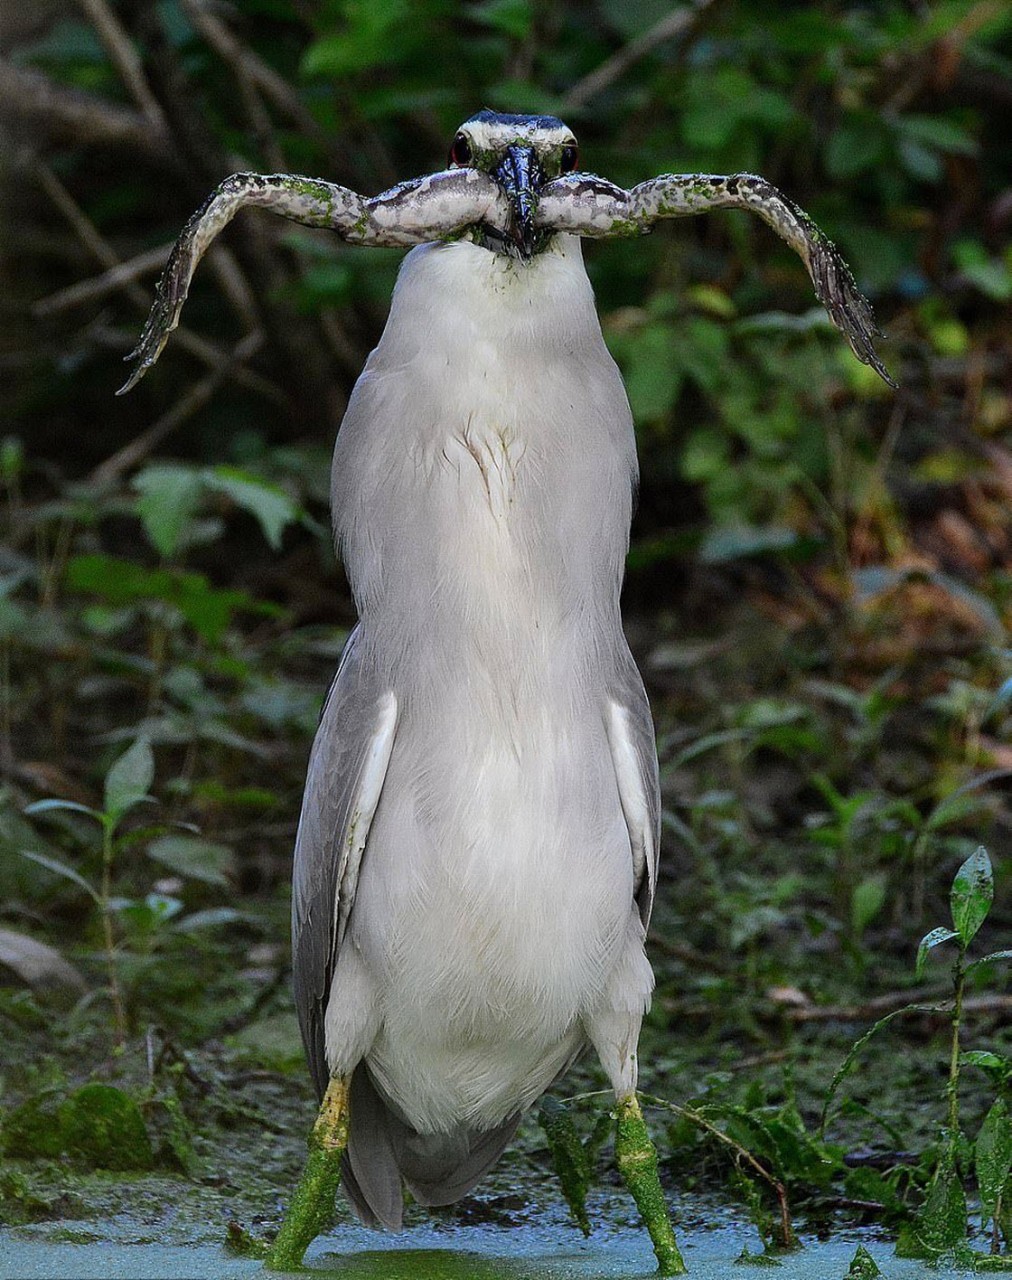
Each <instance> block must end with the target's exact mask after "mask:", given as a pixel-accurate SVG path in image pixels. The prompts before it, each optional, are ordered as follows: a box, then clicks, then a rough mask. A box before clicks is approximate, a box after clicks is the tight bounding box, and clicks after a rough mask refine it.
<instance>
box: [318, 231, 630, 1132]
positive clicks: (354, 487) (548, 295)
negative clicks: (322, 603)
mask: <svg viewBox="0 0 1012 1280" xmlns="http://www.w3.org/2000/svg"><path fill="white" fill-rule="evenodd" d="M635 466H636V462H635V446H634V440H633V433H632V423H631V418H630V415H629V409H628V404H627V401H626V397H625V393H624V389H623V387H622V383H621V379H620V377H619V375H618V371H617V369H616V368H615V365H614V362H613V361H612V360H611V357H610V356H609V354H608V352H607V350H606V348H605V346H604V343H603V339H602V337H601V332H600V326H599V322H598V319H597V315H596V311H595V307H594V301H593V295H592V292H591V288H590V284H589V281H588V280H587V276H586V273H585V271H584V268H583V263H582V258H581V255H580V249H579V242H578V241H577V240H571V239H569V238H567V237H559V238H558V239H557V241H556V242H555V245H554V247H553V248H552V249H550V250H549V251H546V252H545V253H542V254H540V255H538V256H537V257H535V258H534V259H533V260H532V262H530V263H526V264H525V263H519V262H513V261H511V260H508V259H506V258H504V257H502V256H499V255H496V254H493V253H490V252H488V251H487V250H484V249H481V248H479V247H477V246H475V245H472V244H470V243H467V242H458V243H455V244H451V245H429V246H424V247H422V248H419V249H416V250H414V251H413V252H412V253H411V254H409V255H408V257H407V258H406V260H405V263H404V266H403V268H402V271H401V275H400V278H399V281H398V286H397V290H396V292H395V296H394V300H393V305H392V308H391V314H390V320H389V322H388V325H387V328H386V330H385V332H384V335H383V338H382V341H381V342H380V344H379V346H378V347H377V349H376V351H375V352H374V353H373V354H372V356H371V357H370V359H369V362H368V364H367V366H366V370H365V372H364V373H363V375H362V378H361V379H360V381H359V383H358V384H357V386H356V389H355V392H354V394H353V396H352V399H351V402H350V404H349V409H348V413H347V415H346V419H345V422H344V425H343V426H342V429H341V433H340V435H339V438H338V444H337V448H336V451H335V458H334V474H333V500H334V517H335V528H336V531H337V534H338V538H339V543H340V547H341V550H342V554H343V558H344V561H345V566H346V569H347V572H348V575H349V579H350V581H351V584H352V587H353V589H354V592H355V596H356V602H357V604H358V606H359V610H360V613H361V616H362V631H361V637H360V642H361V643H362V645H363V646H367V647H368V649H369V651H370V654H371V657H370V660H371V661H373V662H375V663H376V664H377V665H378V667H379V668H380V669H381V670H382V671H383V672H385V673H386V675H387V678H388V680H389V683H390V687H391V688H392V689H393V690H394V692H395V694H396V697H397V703H398V708H399V711H398V727H397V734H396V739H395V743H394V747H393V751H392V754H391V758H390V765H389V770H388V774H387V782H386V784H385V788H384V795H383V798H382V799H381V802H380V805H379V808H378V811H377V814H376V818H375V821H374V824H373V827H372V830H371V832H370V837H369V847H368V849H367V852H366V855H365V858H364V860H363V868H362V878H361V881H360V885H359V894H358V899H357V901H356V905H355V910H354V913H353V916H352V921H351V925H350V928H351V930H352V933H353V934H354V933H355V931H356V930H355V921H356V917H357V918H358V920H359V921H360V924H361V929H360V936H361V938H362V940H363V947H364V948H366V949H367V951H366V959H367V961H368V962H369V963H370V964H371V965H372V967H373V969H374V970H375V971H376V972H377V973H380V974H382V975H383V977H382V982H383V983H384V984H385V995H384V997H383V1000H384V1007H385V1010H386V1013H385V1021H384V1029H383V1031H382V1032H381V1033H380V1037H379V1039H378V1041H377V1044H376V1046H375V1047H374V1051H373V1054H372V1055H371V1057H370V1064H371V1066H372V1068H373V1070H374V1072H375V1074H376V1075H377V1077H378V1078H379V1079H380V1080H381V1082H382V1084H383V1087H384V1089H385V1090H386V1091H387V1093H388V1095H389V1096H390V1097H391V1098H393V1099H394V1100H395V1101H396V1103H397V1105H398V1106H399V1107H400V1108H401V1109H402V1110H403V1112H404V1113H405V1114H406V1115H408V1116H410V1117H411V1118H412V1121H413V1122H414V1123H416V1124H417V1125H418V1126H419V1127H428V1128H441V1127H445V1126H447V1125H451V1124H452V1123H453V1118H454V1116H456V1117H457V1118H458V1119H459V1118H460V1117H461V1116H462V1115H465V1114H466V1115H467V1116H468V1117H470V1118H471V1119H473V1120H477V1121H480V1122H482V1123H489V1124H491V1123H497V1122H498V1121H499V1120H501V1119H502V1118H503V1116H504V1115H506V1114H508V1113H509V1112H510V1110H511V1109H515V1107H516V1103H517V1099H518V1097H521V1096H522V1097H524V1098H533V1097H534V1096H536V1095H537V1094H538V1093H539V1092H541V1090H542V1089H543V1088H544V1087H546V1085H547V1084H548V1082H549V1081H550V1079H551V1078H552V1076H553V1075H554V1074H555V1072H556V1071H557V1070H558V1069H559V1067H560V1066H561V1065H562V1063H564V1061H565V1060H566V1058H567V1057H568V1056H569V1055H570V1054H571V1053H572V1051H573V1049H574V1047H575V1046H576V1045H577V1044H578V1043H579V1038H580V1031H579V1018H580V1016H581V1015H582V1013H583V1012H584V1011H585V1009H586V1008H587V1007H588V1006H590V1005H591V1004H593V1002H594V1001H595V1000H596V999H597V998H598V997H599V995H600V992H601V990H602V988H603V986H604V984H605V983H606V982H607V980H608V976H609V973H610V972H611V971H612V970H613V968H614V966H615V964H616V963H617V957H618V954H619V951H620V948H621V947H622V945H623V940H624V938H625V936H626V931H627V928H628V920H629V914H630V911H631V909H632V905H631V904H632V891H633V890H632V881H633V872H632V855H631V851H630V846H629V840H628V835H627V831H626V827H625V821H624V818H623V814H622V809H621V805H620V802H619V798H618V791H617V785H616V781H615V774H614V767H613V765H612V762H611V757H610V751H609V747H608V741H607V734H606V729H605V702H604V697H603V691H604V690H605V689H606V688H607V687H608V683H609V681H610V680H611V679H612V677H613V675H614V671H615V668H616V664H617V661H618V658H617V655H618V652H619V649H620V648H621V649H622V651H623V652H624V640H623V639H622V634H621V622H620V617H619V607H618V600H619V588H620V584H621V576H622V568H623V563H624V556H625V551H626V547H627V542H628V529H629V518H630V509H631V501H632V485H633V481H634V477H635ZM391 938H396V939H400V943H399V944H398V945H393V944H391V945H387V944H386V942H385V939H391ZM404 940H407V941H406V942H405V941H404ZM514 1019H518V1021H517V1022H516V1025H514ZM545 1073H547V1074H545ZM496 1081H497V1082H498V1083H497V1084H496V1083H495V1082H496ZM493 1084H495V1087H493Z"/></svg>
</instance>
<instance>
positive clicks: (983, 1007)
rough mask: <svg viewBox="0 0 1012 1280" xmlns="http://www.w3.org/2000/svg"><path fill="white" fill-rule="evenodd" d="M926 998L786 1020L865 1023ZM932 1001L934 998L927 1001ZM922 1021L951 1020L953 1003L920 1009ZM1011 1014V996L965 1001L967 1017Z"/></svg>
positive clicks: (813, 1011)
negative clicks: (926, 1019)
mask: <svg viewBox="0 0 1012 1280" xmlns="http://www.w3.org/2000/svg"><path fill="white" fill-rule="evenodd" d="M924 998H925V997H924V996H923V995H921V994H919V993H917V992H911V993H910V994H909V995H906V996H900V995H899V993H897V994H896V995H891V996H882V997H880V998H879V999H878V1000H869V1001H868V1002H867V1004H859V1005H814V1006H812V1007H810V1008H807V1009H785V1010H784V1011H783V1016H784V1017H785V1018H786V1019H787V1021H788V1022H863V1021H864V1020H865V1019H866V1018H872V1017H875V1016H876V1015H877V1014H880V1013H883V1012H887V1011H888V1010H890V1009H892V1008H894V1007H897V1006H898V1007H899V1008H902V1007H903V1005H904V1004H906V1003H907V1002H908V1001H910V1000H921V999H924ZM927 998H928V999H931V998H932V997H931V996H928V997H927ZM918 1012H919V1013H920V1016H921V1017H929V1018H944V1019H946V1020H948V1019H950V1018H951V1016H952V1004H951V1001H950V1002H948V1003H946V1004H945V1005H939V1006H938V1007H937V1008H935V1009H921V1010H919V1011H918ZM1009 1012H1012V996H1006V995H991V996H967V997H966V999H965V1000H964V1001H963V1014H964V1015H966V1014H968V1013H1009Z"/></svg>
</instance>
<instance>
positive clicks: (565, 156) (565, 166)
mask: <svg viewBox="0 0 1012 1280" xmlns="http://www.w3.org/2000/svg"><path fill="white" fill-rule="evenodd" d="M579 162H580V149H579V147H578V146H577V145H576V143H575V142H573V143H570V145H569V146H568V147H563V148H562V172H563V173H572V172H573V170H574V169H575V168H576V166H577V164H579Z"/></svg>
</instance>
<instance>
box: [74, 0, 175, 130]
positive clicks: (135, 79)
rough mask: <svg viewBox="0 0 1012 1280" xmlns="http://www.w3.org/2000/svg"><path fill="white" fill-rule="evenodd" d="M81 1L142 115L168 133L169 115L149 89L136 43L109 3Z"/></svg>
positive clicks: (100, 0) (152, 124)
mask: <svg viewBox="0 0 1012 1280" xmlns="http://www.w3.org/2000/svg"><path fill="white" fill-rule="evenodd" d="M77 2H78V4H79V5H80V6H81V8H82V9H83V10H84V12H85V13H86V14H87V16H88V18H89V19H90V20H91V24H92V26H93V27H94V28H95V30H96V31H97V32H98V38H99V39H100V40H101V41H102V44H103V45H104V46H105V51H106V53H108V55H109V58H110V61H111V62H112V64H113V66H114V67H115V68H116V70H117V71H118V72H119V76H120V79H121V80H122V81H123V83H124V84H125V85H126V87H127V89H128V91H129V93H130V96H131V97H132V98H133V100H134V102H136V103H137V105H138V106H139V107H140V109H141V113H142V114H143V115H144V117H145V118H146V119H147V121H148V123H149V124H150V125H151V126H152V128H154V129H157V130H158V131H159V132H160V133H164V132H166V126H165V116H164V115H163V114H162V109H161V107H160V106H159V105H158V103H157V102H156V101H155V96H154V94H153V93H152V92H151V89H150V88H149V86H148V82H147V79H146V78H145V76H144V68H143V67H142V65H141V60H140V56H139V55H138V53H137V50H136V48H135V47H134V43H133V41H132V40H131V39H130V37H129V35H128V34H127V32H126V30H125V29H124V27H123V25H122V23H121V22H120V20H119V18H117V17H116V15H115V13H113V11H112V9H110V8H109V5H108V4H107V3H106V0H77Z"/></svg>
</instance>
